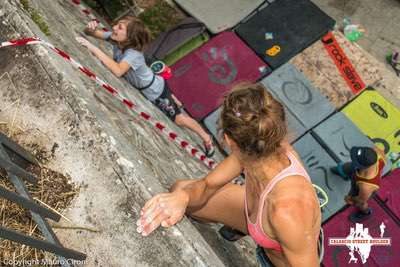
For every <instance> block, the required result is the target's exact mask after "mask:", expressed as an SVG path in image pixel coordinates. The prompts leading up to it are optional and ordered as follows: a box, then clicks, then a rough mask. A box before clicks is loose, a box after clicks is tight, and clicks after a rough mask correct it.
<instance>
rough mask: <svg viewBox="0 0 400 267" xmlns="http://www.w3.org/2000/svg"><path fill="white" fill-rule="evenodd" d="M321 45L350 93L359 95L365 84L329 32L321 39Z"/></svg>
mask: <svg viewBox="0 0 400 267" xmlns="http://www.w3.org/2000/svg"><path fill="white" fill-rule="evenodd" d="M322 43H323V44H324V46H325V49H326V51H327V52H328V54H329V55H330V56H331V58H332V59H333V61H334V62H335V65H336V67H337V68H338V70H339V72H340V74H341V75H342V77H343V78H344V80H345V81H346V83H347V85H348V86H349V87H350V89H351V90H352V92H353V93H354V94H358V93H360V92H361V91H362V90H363V89H364V88H365V84H364V82H363V81H362V80H361V78H360V76H359V75H358V73H357V72H356V70H355V69H354V67H353V65H352V64H351V62H350V60H349V59H348V58H347V56H346V54H345V53H344V51H343V49H342V48H341V47H340V46H339V44H338V42H337V41H336V39H335V36H334V35H333V33H332V32H329V33H328V34H327V35H325V36H324V37H322Z"/></svg>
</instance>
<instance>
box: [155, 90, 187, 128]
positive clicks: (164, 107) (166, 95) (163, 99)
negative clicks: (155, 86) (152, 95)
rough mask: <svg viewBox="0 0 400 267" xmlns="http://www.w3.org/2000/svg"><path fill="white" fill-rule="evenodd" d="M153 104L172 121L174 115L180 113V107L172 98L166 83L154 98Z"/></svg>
mask: <svg viewBox="0 0 400 267" xmlns="http://www.w3.org/2000/svg"><path fill="white" fill-rule="evenodd" d="M154 104H155V105H156V106H157V107H158V108H159V109H160V110H161V111H162V112H163V113H164V114H165V115H167V117H168V118H170V120H172V121H175V117H176V116H177V115H179V114H181V111H180V109H179V108H178V106H177V105H176V103H175V101H174V99H173V98H172V94H171V91H170V89H169V87H168V85H167V83H165V86H164V90H163V92H162V94H161V95H160V96H159V97H158V98H157V99H156V100H154Z"/></svg>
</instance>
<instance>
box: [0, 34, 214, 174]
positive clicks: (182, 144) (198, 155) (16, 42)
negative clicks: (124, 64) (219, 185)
mask: <svg viewBox="0 0 400 267" xmlns="http://www.w3.org/2000/svg"><path fill="white" fill-rule="evenodd" d="M32 44H43V45H45V46H47V47H49V48H50V49H51V50H53V51H54V52H56V53H57V54H58V55H59V56H61V57H63V58H64V59H65V60H66V61H69V62H70V63H71V64H72V66H74V67H75V68H77V69H79V70H80V71H81V72H82V73H83V74H85V75H86V76H88V77H89V78H91V79H92V80H94V81H95V82H96V83H97V84H98V85H100V86H101V87H103V88H104V89H106V90H107V91H108V92H109V93H110V94H112V95H113V96H114V97H116V98H117V99H118V100H120V101H121V102H122V103H123V104H124V105H125V106H126V107H128V108H129V109H130V110H132V111H134V112H135V113H136V114H137V115H139V116H140V117H141V118H142V119H144V120H146V121H148V122H149V123H150V124H151V125H152V126H153V127H154V128H156V129H157V130H158V131H159V132H161V133H163V134H164V135H166V136H167V137H168V138H169V139H171V140H173V141H174V142H175V143H177V144H178V145H179V146H180V147H181V148H183V149H184V150H186V151H187V152H188V153H189V154H190V155H191V156H192V157H195V158H197V159H199V160H200V161H201V162H203V163H204V164H205V165H206V166H207V167H208V168H210V169H213V168H215V162H214V161H213V160H210V159H209V158H207V157H206V155H205V154H204V153H202V152H201V151H200V150H198V149H197V148H195V147H194V146H192V145H190V144H189V142H188V141H186V140H183V139H181V138H180V137H178V134H177V133H175V132H173V131H171V130H169V129H168V128H167V127H166V126H165V125H164V124H163V123H161V122H158V121H156V120H154V119H153V118H152V116H151V115H149V114H147V113H145V112H143V111H140V110H138V109H137V106H135V105H134V104H133V102H132V101H130V100H129V99H127V98H124V97H122V96H121V95H120V94H119V93H118V91H117V90H116V89H115V88H114V87H112V86H111V85H109V84H108V83H106V82H104V81H103V80H101V79H100V78H99V77H97V76H96V74H94V73H93V72H92V71H90V70H89V69H87V68H86V67H84V66H82V65H81V64H80V63H79V62H78V61H76V60H74V59H73V58H72V57H70V56H69V55H68V54H67V53H65V52H64V51H62V50H60V49H58V48H57V47H55V46H53V45H52V44H50V43H48V42H46V41H43V40H41V39H39V38H36V37H33V38H25V39H19V40H11V41H7V42H2V43H0V48H3V47H8V46H24V45H32Z"/></svg>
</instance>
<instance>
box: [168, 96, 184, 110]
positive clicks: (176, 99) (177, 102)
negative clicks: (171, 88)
mask: <svg viewBox="0 0 400 267" xmlns="http://www.w3.org/2000/svg"><path fill="white" fill-rule="evenodd" d="M171 97H172V99H173V100H174V102H175V103H176V105H177V106H178V108H181V107H182V106H183V104H182V102H181V101H179V99H178V98H176V96H175V95H174V94H171Z"/></svg>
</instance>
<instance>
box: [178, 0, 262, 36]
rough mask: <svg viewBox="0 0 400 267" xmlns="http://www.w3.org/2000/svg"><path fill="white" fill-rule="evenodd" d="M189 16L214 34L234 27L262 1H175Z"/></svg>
mask: <svg viewBox="0 0 400 267" xmlns="http://www.w3.org/2000/svg"><path fill="white" fill-rule="evenodd" d="M175 2H176V3H177V4H178V5H179V6H180V7H181V8H183V9H184V10H185V11H186V12H187V13H189V14H190V15H191V16H193V17H195V18H197V19H198V20H200V21H201V22H203V23H204V24H205V25H206V26H207V28H208V29H209V30H210V31H211V32H212V33H214V34H216V33H219V32H221V31H224V30H227V29H229V28H232V27H234V26H235V25H236V24H237V23H239V22H240V21H241V20H242V19H244V18H245V17H246V16H248V15H249V14H250V13H251V12H252V11H253V10H255V9H256V8H257V7H258V6H259V5H260V4H262V3H263V2H264V1H263V0H229V1H225V0H202V1H196V0H175Z"/></svg>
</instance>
